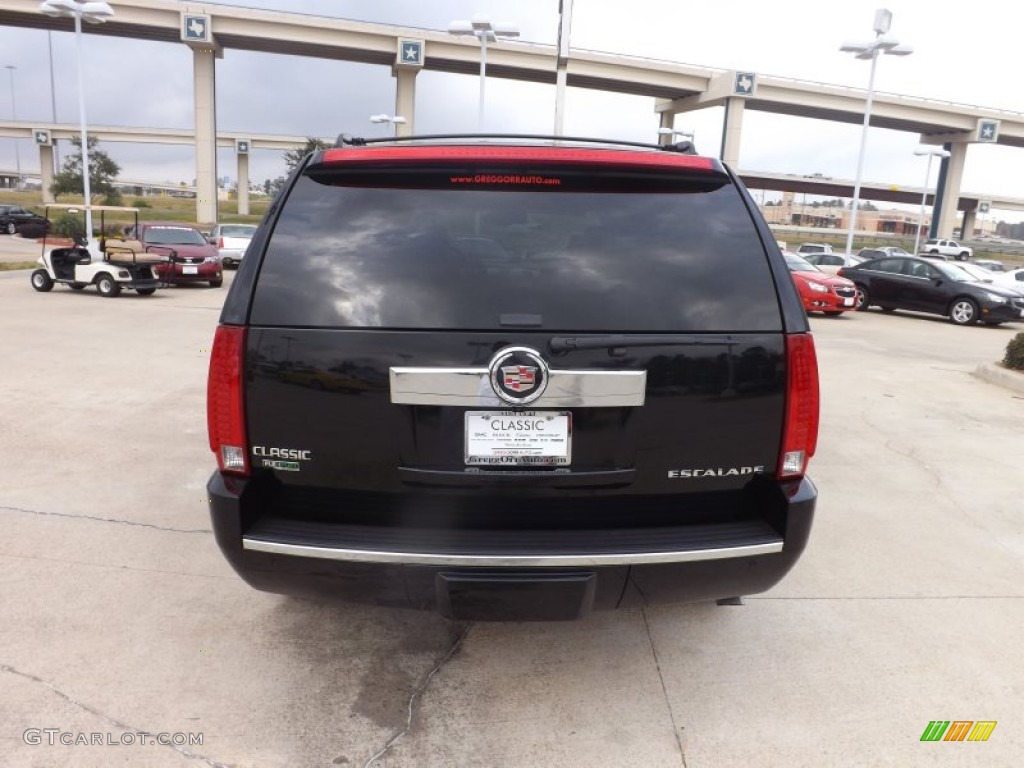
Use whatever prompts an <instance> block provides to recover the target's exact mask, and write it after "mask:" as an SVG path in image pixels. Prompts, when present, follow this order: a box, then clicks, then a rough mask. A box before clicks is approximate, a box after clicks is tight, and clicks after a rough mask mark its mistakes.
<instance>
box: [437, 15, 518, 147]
mask: <svg viewBox="0 0 1024 768" xmlns="http://www.w3.org/2000/svg"><path fill="white" fill-rule="evenodd" d="M448 32H449V34H452V35H473V36H474V37H476V39H477V40H479V41H480V105H479V107H478V109H479V111H478V113H477V130H483V127H484V88H485V85H486V83H487V44H488V43H496V42H497V41H498V40H501V39H506V38H510V37H519V28H518V27H517V26H516V25H515V24H509V23H508V22H497V23H494V24H492V23H491V22H490V21H489V20H488V18H487V17H486V16H483V15H481V14H477V15H476V16H474V17H473V20H472V21H453V22H452V23H451V24H449V25H448Z"/></svg>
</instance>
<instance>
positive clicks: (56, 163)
mask: <svg viewBox="0 0 1024 768" xmlns="http://www.w3.org/2000/svg"><path fill="white" fill-rule="evenodd" d="M46 45H47V48H48V49H49V51H50V117H51V119H52V120H53V124H54V125H57V88H56V86H55V85H54V80H53V32H51V31H50V30H46ZM59 171H60V150H59V149H58V148H57V140H56V139H54V140H53V172H54V173H58V172H59Z"/></svg>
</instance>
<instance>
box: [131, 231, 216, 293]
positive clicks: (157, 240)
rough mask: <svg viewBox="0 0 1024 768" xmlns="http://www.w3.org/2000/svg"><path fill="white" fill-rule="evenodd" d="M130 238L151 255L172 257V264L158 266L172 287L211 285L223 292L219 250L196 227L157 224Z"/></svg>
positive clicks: (160, 276)
mask: <svg viewBox="0 0 1024 768" xmlns="http://www.w3.org/2000/svg"><path fill="white" fill-rule="evenodd" d="M129 234H130V236H134V237H135V238H136V239H138V240H141V241H142V244H143V246H144V247H145V249H146V250H147V251H152V252H154V253H160V254H164V255H167V256H170V261H169V262H164V263H160V264H156V265H155V266H154V269H156V272H157V276H158V277H159V278H160V279H161V280H164V281H165V282H168V283H209V284H210V287H211V288H220V286H221V285H223V284H224V273H223V268H222V267H221V262H220V255H219V254H218V253H217V249H216V248H214V247H213V246H212V245H210V243H208V242H207V240H206V238H205V237H203V233H202V232H200V231H199V230H198V229H196V228H195V227H192V226H189V225H188V224H181V223H178V222H174V221H155V222H146V223H145V224H139V226H138V232H137V233H136V232H132V233H129ZM172 269H173V272H172V271H171V270H172Z"/></svg>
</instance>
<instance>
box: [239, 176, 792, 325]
mask: <svg viewBox="0 0 1024 768" xmlns="http://www.w3.org/2000/svg"><path fill="white" fill-rule="evenodd" d="M377 183H380V181H379V179H378V181H377ZM541 190H543V188H542V187H530V188H529V189H528V190H523V191H521V190H519V189H515V190H508V191H490V190H481V189H471V190H465V189H460V188H458V187H455V188H452V187H451V186H448V187H445V188H440V189H439V188H428V189H423V188H417V189H409V188H397V189H396V188H380V189H375V188H369V187H364V186H358V187H346V186H331V185H328V184H326V183H321V182H319V181H314V180H313V179H311V178H309V177H302V178H300V179H299V180H298V181H297V183H296V186H295V188H294V189H293V190H292V192H291V193H290V195H289V197H288V198H287V200H285V201H284V207H283V210H282V212H281V215H280V218H279V219H278V221H277V223H276V225H275V227H274V231H273V234H272V236H271V240H270V242H269V244H268V246H267V251H266V255H265V258H264V261H263V264H262V267H261V268H260V274H259V281H258V284H257V287H256V292H255V295H254V298H253V310H252V315H251V321H252V322H253V323H254V324H257V325H283V326H287V325H303V326H313V327H332V326H333V327H369V328H378V327H380V328H383V327H387V328H410V329H447V328H465V329H475V330H488V329H500V328H508V327H524V326H525V327H536V328H545V329H551V330H584V331H586V330H593V331H616V330H619V331H645V330H647V331H673V330H696V331H701V330H707V331H744V330H749V331H763V330H781V320H780V316H779V305H778V300H777V298H776V295H775V289H774V283H773V280H772V277H771V274H770V271H769V267H768V262H767V255H766V253H765V249H764V245H763V244H762V243H761V241H760V239H759V238H758V235H757V231H756V229H755V226H754V223H753V221H752V220H751V217H750V214H749V213H748V211H747V210H746V208H745V206H744V205H743V202H742V200H741V198H740V195H739V192H738V190H737V189H736V188H735V187H734V186H732V185H731V184H724V183H719V184H715V185H707V184H705V185H704V187H702V188H700V189H694V190H693V191H688V192H675V193H671V194H663V193H651V192H648V191H638V192H628V193H622V192H602V193H583V192H571V193H567V192H565V191H560V192H559V191H541Z"/></svg>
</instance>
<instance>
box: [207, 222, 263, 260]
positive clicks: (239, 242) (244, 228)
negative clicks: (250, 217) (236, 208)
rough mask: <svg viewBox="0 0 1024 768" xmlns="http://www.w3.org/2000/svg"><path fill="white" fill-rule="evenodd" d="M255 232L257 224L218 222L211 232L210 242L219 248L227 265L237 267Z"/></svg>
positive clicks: (221, 257)
mask: <svg viewBox="0 0 1024 768" xmlns="http://www.w3.org/2000/svg"><path fill="white" fill-rule="evenodd" d="M255 233H256V225H255V224H218V225H217V226H215V227H214V228H213V231H211V232H210V243H211V244H212V245H214V246H215V247H216V248H217V251H218V252H219V253H220V260H221V263H222V264H223V265H224V266H225V267H237V266H238V265H239V264H240V263H241V262H242V259H243V258H244V257H245V249H246V248H248V247H249V242H250V241H251V240H252V236H253V235H254V234H255Z"/></svg>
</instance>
